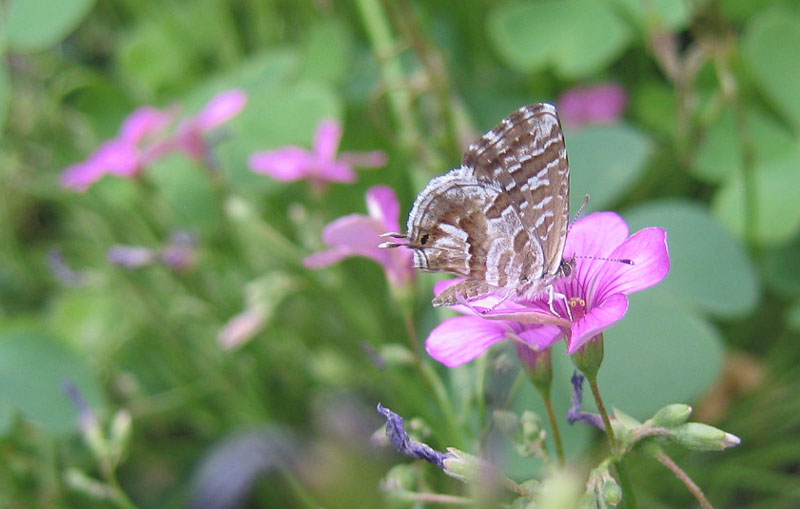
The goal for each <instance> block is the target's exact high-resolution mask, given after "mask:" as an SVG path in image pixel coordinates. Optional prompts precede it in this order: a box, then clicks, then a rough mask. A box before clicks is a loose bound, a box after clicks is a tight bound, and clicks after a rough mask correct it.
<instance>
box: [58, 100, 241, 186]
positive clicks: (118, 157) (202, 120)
mask: <svg viewBox="0 0 800 509" xmlns="http://www.w3.org/2000/svg"><path fill="white" fill-rule="evenodd" d="M246 101H247V96H246V95H245V93H244V92H243V91H241V90H238V89H233V90H228V91H225V92H222V93H220V94H218V95H217V96H215V97H213V98H212V99H211V101H210V102H209V103H208V105H207V106H206V107H205V108H204V109H203V111H201V112H200V113H198V114H197V115H195V116H193V117H191V118H189V119H187V120H185V121H184V122H182V123H181V125H180V126H179V127H178V128H177V130H172V132H170V131H171V130H170V129H169V127H170V125H172V124H173V121H174V120H175V116H176V111H175V108H169V109H166V110H159V109H157V108H153V107H150V106H145V107H142V108H139V109H137V110H136V111H134V112H133V113H132V114H131V115H129V116H128V117H127V118H126V119H125V121H124V122H123V123H122V128H121V129H120V133H119V135H118V136H117V137H116V138H114V139H112V140H109V141H107V142H105V143H103V144H102V145H101V146H100V148H98V149H97V150H96V151H95V152H94V153H93V154H92V155H91V156H89V158H88V159H87V160H85V161H83V162H80V163H77V164H73V165H72V166H70V167H68V168H67V169H66V170H65V171H64V173H63V174H62V175H61V184H62V185H63V186H64V187H68V188H71V189H74V190H76V191H85V190H87V189H88V188H89V187H91V186H92V184H94V183H95V182H97V181H98V180H100V179H101V178H102V177H103V176H105V175H117V176H119V177H127V178H131V177H135V176H136V175H138V174H139V173H141V172H142V171H143V170H144V169H146V168H147V167H148V166H150V165H151V164H153V163H154V162H155V161H157V160H158V159H160V158H161V157H163V156H165V155H166V154H167V153H169V152H171V151H173V150H180V151H183V152H185V153H187V154H188V155H189V156H191V157H194V158H196V159H200V160H206V159H207V157H208V142H207V140H206V136H207V135H208V133H209V132H210V131H211V130H213V129H215V128H217V127H219V126H221V125H222V124H224V123H225V122H227V121H228V120H230V119H231V118H232V117H234V116H235V115H237V114H239V112H241V110H242V108H244V105H245V102H246Z"/></svg>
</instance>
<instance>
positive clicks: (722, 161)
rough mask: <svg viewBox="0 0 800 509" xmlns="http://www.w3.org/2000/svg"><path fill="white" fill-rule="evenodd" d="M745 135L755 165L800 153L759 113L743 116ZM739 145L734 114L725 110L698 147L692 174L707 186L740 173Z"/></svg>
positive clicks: (786, 135)
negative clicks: (752, 152) (750, 143)
mask: <svg viewBox="0 0 800 509" xmlns="http://www.w3.org/2000/svg"><path fill="white" fill-rule="evenodd" d="M745 121H746V125H745V129H746V133H747V136H748V138H749V140H750V141H751V142H752V146H753V151H754V154H753V155H754V157H755V160H756V161H757V162H758V163H765V162H769V161H771V160H773V159H779V158H782V157H785V156H786V155H787V154H790V153H795V154H796V153H800V146H798V143H797V141H796V140H795V139H794V138H793V137H792V135H791V133H789V132H787V131H786V129H784V128H782V127H781V126H779V125H778V124H776V123H775V122H774V121H773V120H771V119H769V118H768V117H767V116H766V115H764V114H763V113H761V112H759V111H752V112H748V113H747V115H746V119H745ZM742 158H743V154H742V141H741V138H740V136H739V132H738V128H737V125H736V119H735V116H734V113H733V112H732V111H730V110H727V111H726V112H725V113H724V114H723V115H722V116H721V117H720V119H719V121H718V122H716V123H714V124H713V125H712V126H711V127H709V128H708V130H707V131H706V134H705V136H704V138H703V140H702V142H701V143H700V146H699V147H698V151H697V157H696V158H695V161H694V165H693V166H692V167H691V172H692V174H693V175H694V176H696V177H697V178H699V179H701V180H704V181H706V182H710V183H714V184H717V183H720V182H722V181H723V180H724V179H725V178H727V177H729V176H732V175H736V174H741V173H742V171H743V170H742V160H743V159H742Z"/></svg>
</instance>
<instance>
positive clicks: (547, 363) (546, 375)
mask: <svg viewBox="0 0 800 509" xmlns="http://www.w3.org/2000/svg"><path fill="white" fill-rule="evenodd" d="M514 346H515V347H516V348H517V355H518V356H519V360H520V361H522V367H523V368H524V369H525V374H526V375H528V379H529V380H530V381H531V383H532V384H533V385H534V387H536V388H537V389H538V390H539V392H541V393H542V394H545V395H548V396H549V394H550V384H551V382H552V381H553V364H552V361H551V356H550V348H545V349H544V350H535V349H534V347H532V346H529V345H528V344H527V343H522V342H517V341H515V342H514Z"/></svg>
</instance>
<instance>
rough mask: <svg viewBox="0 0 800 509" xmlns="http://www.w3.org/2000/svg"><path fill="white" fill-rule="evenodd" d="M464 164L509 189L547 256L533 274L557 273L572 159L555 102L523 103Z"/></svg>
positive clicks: (485, 137) (473, 149)
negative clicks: (568, 156) (527, 104)
mask: <svg viewBox="0 0 800 509" xmlns="http://www.w3.org/2000/svg"><path fill="white" fill-rule="evenodd" d="M462 166H463V167H468V168H472V169H473V171H474V174H475V176H476V178H478V180H481V181H491V182H494V183H495V185H496V186H498V187H500V188H501V189H503V190H504V191H505V193H506V194H507V196H508V201H509V202H510V203H511V204H512V206H513V207H515V210H516V211H517V213H518V214H519V217H520V221H521V223H522V225H523V227H524V231H525V232H526V233H527V234H531V233H532V234H533V235H532V239H531V240H532V241H538V243H539V244H540V245H541V250H542V251H543V254H544V259H540V260H536V261H534V266H532V267H530V272H529V274H530V276H531V277H533V278H536V277H541V276H542V275H543V274H549V275H554V274H556V272H557V271H558V268H559V266H560V264H561V257H562V253H563V251H564V242H565V241H566V234H567V226H568V225H569V162H568V160H567V149H566V146H565V144H564V136H563V134H562V132H561V124H560V122H559V120H558V115H557V113H556V109H555V107H554V106H552V105H550V104H546V103H540V104H533V105H530V106H524V107H522V108H520V109H519V110H517V111H515V112H514V113H512V114H511V115H509V116H508V117H506V118H504V119H503V120H502V122H500V125H498V126H497V127H496V128H494V129H492V130H491V131H489V132H488V133H486V134H485V135H483V136H482V137H481V139H480V140H478V141H477V142H476V143H474V144H472V145H470V147H469V148H468V149H467V151H466V152H465V153H464V158H463V161H462Z"/></svg>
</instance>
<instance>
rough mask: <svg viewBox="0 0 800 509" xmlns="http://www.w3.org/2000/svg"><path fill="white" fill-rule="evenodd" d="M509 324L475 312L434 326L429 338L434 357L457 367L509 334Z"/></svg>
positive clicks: (430, 352) (426, 343)
mask: <svg viewBox="0 0 800 509" xmlns="http://www.w3.org/2000/svg"><path fill="white" fill-rule="evenodd" d="M507 330H508V324H506V323H504V322H493V321H489V320H484V319H482V318H478V317H473V316H457V317H455V318H450V319H448V320H445V321H444V322H442V323H441V324H440V325H439V326H438V327H436V328H435V329H433V330H432V331H431V333H430V335H429V336H428V339H427V340H426V341H425V349H426V350H427V351H428V353H429V354H430V356H431V357H433V358H434V359H436V360H437V361H439V362H441V363H442V364H444V365H445V366H449V367H455V366H460V365H462V364H466V363H467V362H469V361H471V360H473V359H475V358H476V357H478V356H479V355H481V354H482V353H484V352H486V350H488V349H489V347H491V346H492V345H494V344H495V343H497V342H498V341H502V340H503V339H505V338H506V332H507Z"/></svg>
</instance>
